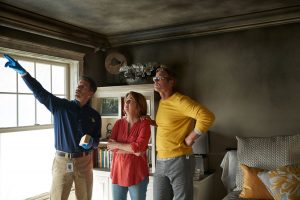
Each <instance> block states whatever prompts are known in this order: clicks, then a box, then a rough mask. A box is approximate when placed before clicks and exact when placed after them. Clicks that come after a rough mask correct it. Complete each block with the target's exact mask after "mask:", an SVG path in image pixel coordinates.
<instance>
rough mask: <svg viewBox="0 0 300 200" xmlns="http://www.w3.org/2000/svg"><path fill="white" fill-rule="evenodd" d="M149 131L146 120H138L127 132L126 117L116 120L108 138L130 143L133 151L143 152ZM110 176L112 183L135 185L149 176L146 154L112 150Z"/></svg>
mask: <svg viewBox="0 0 300 200" xmlns="http://www.w3.org/2000/svg"><path fill="white" fill-rule="evenodd" d="M150 135H151V131H150V124H149V121H148V120H138V121H137V122H136V123H134V124H133V126H132V127H131V129H130V132H128V122H127V120H126V118H122V119H119V120H117V121H116V123H115V125H114V127H113V129H112V134H111V137H110V139H113V140H115V141H117V142H120V143H127V144H130V145H131V148H132V149H133V151H134V152H141V151H143V152H145V151H146V150H147V148H148V143H149V139H150ZM110 176H111V179H112V183H113V184H118V185H120V186H124V187H128V186H132V185H136V184H138V183H139V182H141V181H142V180H144V178H145V177H147V176H149V169H148V163H147V155H146V154H144V155H143V156H136V155H134V154H122V153H118V152H117V150H116V151H114V152H113V160H112V167H111V170H110Z"/></svg>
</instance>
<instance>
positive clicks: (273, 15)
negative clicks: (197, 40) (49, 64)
mask: <svg viewBox="0 0 300 200" xmlns="http://www.w3.org/2000/svg"><path fill="white" fill-rule="evenodd" d="M1 7H2V8H1V10H2V11H3V12H2V14H1V25H2V26H6V27H12V28H15V29H21V30H25V31H26V30H27V31H28V29H31V31H33V32H40V33H42V34H44V35H51V31H53V35H54V36H55V34H64V35H65V36H66V37H67V34H68V33H63V32H66V30H61V29H65V28H64V27H66V29H68V28H69V30H70V31H73V32H72V34H71V33H69V35H72V36H73V37H78V38H80V37H82V38H84V37H86V36H82V35H83V34H88V35H89V38H88V39H87V38H85V39H87V40H93V39H91V37H94V38H96V39H100V40H101V39H103V40H106V41H108V44H109V45H112V46H118V45H124V44H132V43H138V42H146V41H159V40H164V39H176V38H181V37H191V36H195V35H203V34H209V33H214V32H220V31H222V30H224V31H233V30H238V29H241V28H246V27H247V26H251V27H255V26H257V27H259V26H261V25H274V24H280V23H293V22H298V21H299V18H300V8H299V7H300V2H299V0H284V1H283V0H264V1H261V0H244V1H240V0H226V1H219V0H206V1H199V0H185V1H182V0H166V1H158V0H150V1H149V0H138V1H130V0H113V1H112V0H84V1H82V0H63V1H57V0H52V1H49V0H13V1H11V0H1ZM24 21H25V22H26V23H24ZM44 27H46V28H44ZM76 30H77V31H78V32H77V33H74V32H76ZM76 34H77V35H76ZM81 34H82V35H81ZM94 40H95V39H94ZM89 42H90V44H89V45H91V46H97V45H96V43H95V44H92V41H87V43H89ZM94 42H95V41H94Z"/></svg>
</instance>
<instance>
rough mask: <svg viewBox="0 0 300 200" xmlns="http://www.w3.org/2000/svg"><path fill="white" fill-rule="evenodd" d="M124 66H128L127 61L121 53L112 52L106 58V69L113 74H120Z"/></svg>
mask: <svg viewBox="0 0 300 200" xmlns="http://www.w3.org/2000/svg"><path fill="white" fill-rule="evenodd" d="M123 65H127V59H126V57H125V56H124V55H123V54H121V53H119V52H112V53H110V54H108V55H107V56H106V58H105V68H106V70H107V71H108V72H109V73H111V74H119V73H120V72H119V69H120V68H121V67H122V66H123Z"/></svg>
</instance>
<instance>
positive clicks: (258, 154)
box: [235, 134, 300, 190]
mask: <svg viewBox="0 0 300 200" xmlns="http://www.w3.org/2000/svg"><path fill="white" fill-rule="evenodd" d="M236 138H237V161H238V166H240V164H245V165H247V166H250V167H257V168H262V169H266V170H271V169H276V168H278V167H279V166H285V165H291V164H294V163H297V162H299V161H300V145H299V144H300V134H297V135H292V136H274V137H239V136H237V137H236ZM242 185H243V180H242V174H241V170H240V168H238V169H237V175H236V186H237V188H236V189H235V190H242Z"/></svg>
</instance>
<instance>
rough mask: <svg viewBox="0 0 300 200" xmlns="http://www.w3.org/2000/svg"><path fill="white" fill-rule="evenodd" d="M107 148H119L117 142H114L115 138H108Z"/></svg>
mask: <svg viewBox="0 0 300 200" xmlns="http://www.w3.org/2000/svg"><path fill="white" fill-rule="evenodd" d="M107 149H108V150H111V151H112V150H117V149H119V148H118V142H116V141H115V140H113V139H109V140H108V143H107Z"/></svg>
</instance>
